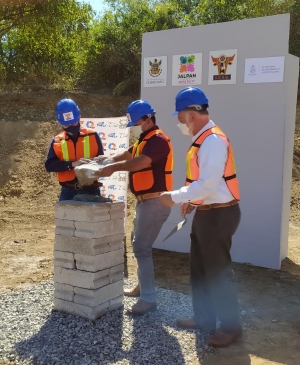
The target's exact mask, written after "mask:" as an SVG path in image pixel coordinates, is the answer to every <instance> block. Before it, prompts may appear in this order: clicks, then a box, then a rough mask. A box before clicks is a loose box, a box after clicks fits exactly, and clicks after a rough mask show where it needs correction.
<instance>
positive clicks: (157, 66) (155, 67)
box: [149, 58, 162, 77]
mask: <svg viewBox="0 0 300 365" xmlns="http://www.w3.org/2000/svg"><path fill="white" fill-rule="evenodd" d="M161 64H162V60H159V61H158V59H157V58H155V59H154V61H153V62H152V61H149V66H150V69H149V75H150V76H152V77H157V76H159V75H160V74H161V73H162V68H161Z"/></svg>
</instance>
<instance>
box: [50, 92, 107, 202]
mask: <svg viewBox="0 0 300 365" xmlns="http://www.w3.org/2000/svg"><path fill="white" fill-rule="evenodd" d="M56 119H57V121H58V123H59V124H60V125H61V126H62V128H63V131H62V132H61V133H60V134H58V135H57V136H56V137H55V138H53V140H52V141H51V144H50V148H49V151H48V155H47V158H46V162H45V168H46V170H47V171H48V172H56V174H57V179H58V182H59V184H60V185H61V194H60V198H59V200H71V199H73V197H74V196H75V195H77V194H92V195H100V190H99V186H101V185H102V184H101V183H99V182H98V181H97V178H95V181H94V183H93V184H91V185H89V186H81V185H79V184H78V180H77V178H76V175H75V171H74V167H76V166H79V165H82V164H84V163H88V162H89V161H90V160H91V159H92V158H94V157H97V156H99V155H103V147H102V143H101V140H100V138H99V136H98V134H97V132H95V131H94V130H93V129H89V128H83V127H82V126H81V125H80V109H79V108H78V106H77V104H76V103H75V102H74V101H73V100H72V99H62V100H60V101H59V102H58V104H57V105H56Z"/></svg>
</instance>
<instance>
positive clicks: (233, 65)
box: [208, 49, 237, 85]
mask: <svg viewBox="0 0 300 365" xmlns="http://www.w3.org/2000/svg"><path fill="white" fill-rule="evenodd" d="M236 70H237V49H229V50H222V51H211V52H210V55H209V72H208V73H209V76H208V77H209V78H208V85H222V84H223V85H228V84H235V83H236Z"/></svg>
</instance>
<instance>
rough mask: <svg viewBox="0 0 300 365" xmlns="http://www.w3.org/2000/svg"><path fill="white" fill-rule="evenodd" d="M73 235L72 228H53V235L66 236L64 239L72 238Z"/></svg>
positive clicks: (73, 230)
mask: <svg viewBox="0 0 300 365" xmlns="http://www.w3.org/2000/svg"><path fill="white" fill-rule="evenodd" d="M74 233H75V229H74V228H68V227H56V228H55V234H56V235H57V234H58V235H61V236H66V237H73V236H74Z"/></svg>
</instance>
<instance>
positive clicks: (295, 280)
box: [0, 90, 300, 365]
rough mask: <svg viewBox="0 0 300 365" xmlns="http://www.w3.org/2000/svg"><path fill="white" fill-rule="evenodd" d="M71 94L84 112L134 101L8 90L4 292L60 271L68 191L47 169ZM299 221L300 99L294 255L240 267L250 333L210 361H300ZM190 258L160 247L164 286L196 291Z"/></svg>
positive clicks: (270, 364)
mask: <svg viewBox="0 0 300 365" xmlns="http://www.w3.org/2000/svg"><path fill="white" fill-rule="evenodd" d="M66 96H67V97H71V98H73V99H74V100H75V101H76V102H77V103H78V104H79V106H80V108H81V112H82V117H114V116H120V115H123V114H124V110H125V106H126V105H127V104H128V103H129V102H130V101H131V99H130V98H128V97H123V98H120V99H115V98H113V97H112V96H110V95H100V94H92V93H85V92H79V91H77V92H72V93H64V92H54V91H52V92H51V91H45V90H38V91H35V92H33V91H30V90H29V91H23V92H20V91H19V92H17V91H16V92H11V93H5V94H2V95H0V110H1V114H0V123H1V133H0V161H1V169H0V263H1V264H0V267H1V276H0V295H1V294H3V293H7V292H10V291H15V290H21V289H22V288H25V287H27V286H28V285H32V284H34V283H38V282H41V281H44V280H47V279H49V278H51V277H52V276H53V262H52V258H53V244H54V228H55V226H54V204H55V202H56V201H57V199H58V194H59V191H60V189H59V185H58V183H57V180H56V176H55V175H54V174H48V173H46V172H45V169H44V161H45V157H46V154H47V150H48V147H49V143H50V141H51V139H52V137H53V136H54V135H55V134H57V132H58V131H59V130H60V127H59V126H58V124H57V123H56V122H55V120H54V119H55V116H54V108H55V105H56V103H57V102H58V101H59V100H60V99H61V98H63V97H66ZM127 206H128V209H127V218H128V219H127V227H126V229H127V239H126V271H125V275H126V276H128V277H130V278H131V279H136V264H135V260H134V257H133V254H132V248H131V244H130V230H131V225H132V218H133V215H134V208H135V199H134V197H133V196H132V195H131V194H130V193H128V205H127ZM299 218H300V100H299V105H298V110H297V121H296V133H295V148H294V166H293V179H292V198H291V210H290V233H289V252H288V257H287V258H286V259H285V260H284V261H283V262H282V267H281V270H271V269H265V268H260V267H255V266H252V265H250V264H236V263H235V264H234V270H235V274H236V280H237V287H238V292H239V298H240V302H241V311H244V312H243V320H244V322H245V323H246V328H245V329H246V330H245V331H244V336H243V339H242V340H241V341H240V342H238V343H237V344H235V345H233V346H231V347H229V348H227V349H222V350H217V351H216V354H215V355H214V356H211V357H210V358H209V359H208V360H205V361H204V362H203V364H213V365H248V364H249V365H250V364H251V365H262V364H264V365H265V364H266V365H281V364H286V365H299V363H300V221H299ZM188 244H189V242H188V237H187V245H188ZM188 260H189V258H188V254H182V253H176V252H171V251H163V250H158V249H154V262H155V276H156V285H157V286H158V287H163V288H168V289H172V290H175V291H179V292H182V293H187V294H190V293H191V290H190V284H189V266H188ZM194 345H195V344H191V346H194ZM0 364H1V359H0Z"/></svg>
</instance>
